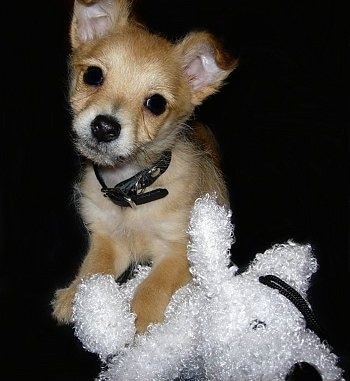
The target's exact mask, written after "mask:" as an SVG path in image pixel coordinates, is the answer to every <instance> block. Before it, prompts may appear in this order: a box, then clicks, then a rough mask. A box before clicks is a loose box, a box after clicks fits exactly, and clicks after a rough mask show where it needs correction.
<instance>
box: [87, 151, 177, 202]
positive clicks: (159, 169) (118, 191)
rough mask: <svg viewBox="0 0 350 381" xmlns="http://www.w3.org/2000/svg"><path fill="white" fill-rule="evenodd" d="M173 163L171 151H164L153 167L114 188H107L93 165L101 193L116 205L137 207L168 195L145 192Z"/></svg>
mask: <svg viewBox="0 0 350 381" xmlns="http://www.w3.org/2000/svg"><path fill="white" fill-rule="evenodd" d="M170 161H171V151H164V152H163V153H162V155H161V157H160V159H159V160H158V161H157V162H156V163H155V164H153V165H152V166H151V167H149V168H146V169H144V170H142V171H140V172H138V173H137V174H136V175H134V176H132V177H130V178H129V179H126V180H124V181H122V182H120V183H119V184H117V185H115V186H114V187H113V188H109V187H107V185H106V183H105V182H104V180H103V178H102V176H101V174H100V172H99V168H98V166H97V165H96V164H94V165H93V167H94V171H95V175H96V178H97V180H98V181H99V183H100V184H101V186H102V188H101V192H102V193H103V194H104V196H105V197H108V198H109V199H110V200H111V201H112V202H113V203H114V204H116V205H119V206H122V207H135V206H136V205H140V204H145V203H148V202H151V201H155V200H159V199H160V198H163V197H165V196H166V195H167V194H168V191H167V190H166V189H162V188H159V189H154V190H152V191H150V192H145V189H146V188H147V187H148V186H150V185H151V184H153V183H154V181H155V180H156V179H157V178H158V177H159V176H160V175H161V174H163V173H164V172H165V171H166V170H167V169H168V167H169V164H170Z"/></svg>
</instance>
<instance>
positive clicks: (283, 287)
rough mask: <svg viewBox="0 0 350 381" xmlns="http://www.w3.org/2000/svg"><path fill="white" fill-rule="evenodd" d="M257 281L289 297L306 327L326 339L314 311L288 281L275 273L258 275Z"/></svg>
mask: <svg viewBox="0 0 350 381" xmlns="http://www.w3.org/2000/svg"><path fill="white" fill-rule="evenodd" d="M259 282H260V283H262V284H265V285H266V286H269V287H271V288H273V289H276V290H278V291H279V292H280V293H281V294H282V295H283V296H285V297H286V298H287V299H289V300H290V301H291V302H292V303H293V304H294V305H295V307H296V308H297V309H298V310H299V311H300V312H301V313H302V315H303V316H304V318H305V321H306V327H307V328H309V329H311V330H312V331H314V332H315V334H316V335H317V336H318V337H319V338H320V339H322V340H326V334H325V332H324V330H323V329H322V328H321V326H320V325H319V324H318V322H317V320H316V317H315V315H314V313H313V312H312V310H311V308H310V307H309V305H308V304H307V302H306V301H305V300H304V298H303V297H302V296H301V295H300V294H299V293H298V291H296V290H295V289H294V288H293V287H292V286H290V285H289V284H288V283H286V282H284V281H283V280H282V279H280V278H279V277H277V276H276V275H264V276H260V277H259Z"/></svg>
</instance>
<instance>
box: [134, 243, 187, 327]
mask: <svg viewBox="0 0 350 381" xmlns="http://www.w3.org/2000/svg"><path fill="white" fill-rule="evenodd" d="M185 253H186V247H182V246H181V248H180V247H177V250H176V251H175V252H172V254H170V255H166V256H165V257H163V258H162V259H160V260H159V261H158V262H156V263H155V264H154V265H153V268H152V271H151V273H150V274H149V276H148V277H147V278H146V279H145V280H144V281H143V282H142V283H141V284H140V285H139V286H138V288H137V289H136V292H135V295H134V298H133V300H132V303H131V310H132V312H134V313H135V314H136V322H135V324H136V331H137V332H138V333H143V332H145V331H146V330H147V327H148V325H149V324H150V323H159V322H161V321H162V320H163V317H164V312H165V309H166V307H167V305H168V303H169V301H170V298H171V296H172V295H173V293H174V292H175V291H176V290H178V289H179V288H180V287H182V286H183V285H185V284H186V283H188V282H189V280H190V279H191V274H190V272H189V264H188V260H187V257H186V254H185Z"/></svg>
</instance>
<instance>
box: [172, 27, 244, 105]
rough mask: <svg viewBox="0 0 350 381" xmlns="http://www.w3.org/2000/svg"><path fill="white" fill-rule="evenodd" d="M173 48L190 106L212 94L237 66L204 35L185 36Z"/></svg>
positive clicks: (213, 40) (205, 33)
mask: <svg viewBox="0 0 350 381" xmlns="http://www.w3.org/2000/svg"><path fill="white" fill-rule="evenodd" d="M176 48H177V49H179V51H180V55H181V57H182V61H183V66H184V70H185V72H186V75H187V76H188V80H189V84H190V86H191V89H192V103H193V104H194V105H198V104H200V103H201V102H202V101H203V100H204V99H205V98H206V97H207V96H208V95H210V94H213V93H214V92H216V91H217V90H218V89H219V88H220V86H221V85H222V84H223V81H224V80H225V78H226V77H227V76H228V75H229V74H230V73H231V71H232V70H233V69H234V68H235V67H236V66H237V63H238V60H237V59H233V58H230V57H229V56H228V55H227V54H226V52H225V51H224V49H223V48H222V46H221V44H220V43H219V42H218V41H217V40H216V39H215V38H214V37H213V36H212V35H211V34H209V33H207V32H193V33H190V34H188V35H187V36H186V37H185V38H184V39H183V40H182V41H181V42H179V43H178V44H177V46H176Z"/></svg>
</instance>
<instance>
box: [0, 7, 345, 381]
mask: <svg viewBox="0 0 350 381" xmlns="http://www.w3.org/2000/svg"><path fill="white" fill-rule="evenodd" d="M70 5H71V4H70V2H69V1H63V0H62V1H59V0H56V1H53V0H51V1H46V2H43V1H41V2H23V3H22V2H12V5H3V6H2V13H3V20H4V21H5V19H6V22H3V23H2V39H1V52H2V58H1V60H2V69H1V80H2V85H3V86H2V87H1V89H2V105H3V110H2V113H1V132H2V133H1V138H0V142H1V177H2V186H1V188H0V189H1V193H0V195H1V204H0V212H1V215H0V226H1V240H0V245H1V246H0V250H1V265H2V269H1V285H0V292H1V320H2V321H1V332H2V335H3V340H1V344H2V345H1V346H2V349H3V354H2V355H1V360H2V362H3V365H2V366H1V371H0V374H1V377H3V376H4V373H5V377H4V378H3V379H5V380H8V381H12V380H17V379H18V378H25V379H28V380H29V379H30V380H31V379H43V380H51V381H79V380H84V381H87V380H93V378H94V377H95V376H96V375H97V374H98V372H99V370H100V364H99V362H98V360H97V358H96V356H94V355H91V354H89V353H88V352H85V351H84V350H83V349H82V347H81V345H80V343H79V342H78V341H77V340H76V339H75V337H74V334H73V331H72V329H71V328H70V327H58V326H56V324H55V322H54V321H53V320H52V319H51V317H50V307H49V302H50V299H51V297H52V294H53V292H54V290H55V288H57V287H62V286H63V285H64V284H65V283H66V282H68V281H69V280H71V278H72V276H73V274H74V272H75V270H76V268H77V265H78V263H79V261H80V258H81V256H82V254H83V253H84V251H85V248H86V240H85V233H84V230H83V228H82V227H81V224H80V220H79V218H78V217H77V216H76V213H75V209H74V205H73V204H72V202H71V184H72V182H73V180H74V178H75V175H76V172H77V168H78V161H77V157H76V156H75V155H74V152H73V150H72V145H71V142H70V137H69V122H70V116H69V111H68V106H67V103H66V95H67V81H66V74H67V73H66V60H67V57H68V54H69V46H68V39H67V35H68V23H69V18H70V12H71V8H70ZM137 9H138V12H139V14H140V15H141V16H142V17H143V19H144V20H145V21H146V22H147V23H148V24H149V26H150V28H151V29H153V30H154V31H156V32H161V33H163V34H165V35H167V36H169V37H170V38H174V39H175V38H178V37H181V36H183V35H184V34H185V33H186V31H187V30H189V29H193V28H196V29H203V28H204V29H207V30H210V31H212V32H214V33H216V35H217V36H218V37H219V38H220V39H221V40H222V42H223V43H224V45H225V46H226V48H227V50H229V51H230V52H231V53H232V54H236V55H239V56H240V67H239V68H238V69H237V70H236V71H235V72H233V73H232V75H231V76H230V77H229V79H228V84H227V85H226V86H225V87H224V88H223V89H222V91H221V92H220V93H219V94H217V95H215V96H213V97H212V98H210V99H209V100H208V101H206V103H204V104H203V106H202V107H201V108H199V109H198V110H197V112H196V113H197V116H198V117H199V118H200V119H202V120H204V121H205V122H207V123H208V124H209V125H210V126H211V127H212V129H213V130H214V132H215V134H216V136H217V138H218V140H219V143H220V145H221V147H222V159H223V164H224V170H225V174H226V177H227V181H228V184H229V187H230V191H231V201H232V210H233V219H234V223H235V225H236V227H235V235H236V243H235V244H234V246H233V248H232V256H233V261H234V262H235V263H236V264H238V265H240V266H244V265H246V264H247V263H249V261H250V260H251V259H252V258H253V257H254V256H255V254H256V253H258V252H262V251H264V250H266V249H267V248H269V247H270V246H271V245H272V244H274V243H277V242H283V241H285V240H287V239H288V238H292V239H294V240H297V241H300V242H310V243H311V244H312V245H313V247H314V250H315V254H316V256H317V258H318V261H319V264H320V269H319V271H318V272H317V274H316V275H315V276H314V278H313V282H312V287H311V289H310V301H311V303H312V306H313V309H314V312H315V314H316V316H317V317H318V319H319V321H320V323H321V325H322V326H323V327H324V328H325V329H326V330H327V332H328V336H329V341H330V344H331V345H332V346H333V347H334V351H335V352H336V353H337V354H338V355H339V356H340V357H341V360H342V366H343V367H344V368H346V367H348V364H349V344H348V339H349V335H348V331H349V325H348V323H349V321H350V320H349V317H350V316H349V307H350V306H349V275H350V268H349V266H350V265H349V228H350V226H349V202H348V201H349V187H348V180H349V179H348V175H349V161H348V158H349V157H348V154H349V135H348V132H349V75H348V71H349V63H350V62H349V45H348V43H349V29H348V25H349V9H347V4H346V1H343V2H342V1H332V0H329V1H324V0H321V1H317V2H314V1H302V2H301V1H293V0H286V1H283V2H282V1H272V0H266V1H259V0H246V1H241V0H230V1H228V0H227V1H224V0H223V1H220V0H218V1H215V2H212V1H206V0H201V1H194V0H192V1H184V0H182V1H177V2H176V3H175V2H173V1H168V0H167V1H165V0H164V1H162V0H157V1H156V0H139V1H138V2H137ZM179 197H181V196H179Z"/></svg>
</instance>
